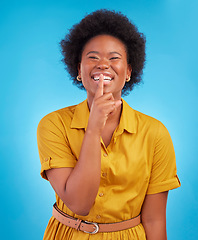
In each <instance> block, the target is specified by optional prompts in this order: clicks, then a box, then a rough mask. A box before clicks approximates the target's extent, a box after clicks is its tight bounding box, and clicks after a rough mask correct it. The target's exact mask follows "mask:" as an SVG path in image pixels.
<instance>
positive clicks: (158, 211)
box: [141, 191, 168, 240]
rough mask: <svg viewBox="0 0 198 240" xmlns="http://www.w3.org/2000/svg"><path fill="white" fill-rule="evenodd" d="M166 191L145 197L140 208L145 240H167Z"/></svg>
mask: <svg viewBox="0 0 198 240" xmlns="http://www.w3.org/2000/svg"><path fill="white" fill-rule="evenodd" d="M167 197H168V191H167V192H162V193H156V194H149V195H146V197H145V200H144V203H143V206H142V212H141V217H142V224H143V226H144V229H145V232H146V239H147V240H159V239H160V240H167V234H166V203H167Z"/></svg>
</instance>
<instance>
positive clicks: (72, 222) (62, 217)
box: [52, 203, 140, 234]
mask: <svg viewBox="0 0 198 240" xmlns="http://www.w3.org/2000/svg"><path fill="white" fill-rule="evenodd" d="M52 214H53V216H54V217H55V218H56V219H57V220H58V221H59V222H60V223H62V224H64V225H66V226H68V227H71V228H75V229H77V230H80V231H83V232H85V233H89V234H95V233H97V232H116V231H121V230H125V229H128V228H132V227H135V226H137V225H138V224H140V215H139V216H137V217H135V218H132V219H129V220H126V221H122V222H117V223H94V222H88V221H83V220H80V219H77V218H73V217H71V216H69V215H67V214H66V213H64V212H62V211H61V210H60V209H59V208H58V207H57V205H56V203H55V204H54V206H53V212H52Z"/></svg>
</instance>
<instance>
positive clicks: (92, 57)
mask: <svg viewBox="0 0 198 240" xmlns="http://www.w3.org/2000/svg"><path fill="white" fill-rule="evenodd" d="M89 58H91V59H98V57H96V56H89Z"/></svg>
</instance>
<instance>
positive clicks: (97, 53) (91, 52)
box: [86, 51, 122, 56]
mask: <svg viewBox="0 0 198 240" xmlns="http://www.w3.org/2000/svg"><path fill="white" fill-rule="evenodd" d="M90 53H97V54H99V52H97V51H90V52H88V53H87V54H86V55H88V54H90ZM110 54H118V55H120V56H122V54H120V53H118V52H110Z"/></svg>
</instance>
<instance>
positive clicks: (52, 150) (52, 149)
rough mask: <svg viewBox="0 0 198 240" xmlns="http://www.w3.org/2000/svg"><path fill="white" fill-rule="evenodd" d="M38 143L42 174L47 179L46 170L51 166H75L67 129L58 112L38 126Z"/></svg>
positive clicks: (45, 118)
mask: <svg viewBox="0 0 198 240" xmlns="http://www.w3.org/2000/svg"><path fill="white" fill-rule="evenodd" d="M37 143H38V151H39V157H40V162H41V176H42V177H43V178H44V179H46V180H47V176H46V174H45V170H48V169H51V168H62V167H75V164H76V158H75V156H74V155H73V154H72V151H71V148H70V146H69V141H68V139H67V136H66V130H65V127H64V125H63V122H62V121H61V118H60V116H59V115H58V113H56V112H53V113H50V114H48V115H47V116H45V117H44V118H43V119H42V120H41V121H40V123H39V125H38V128H37Z"/></svg>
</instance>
